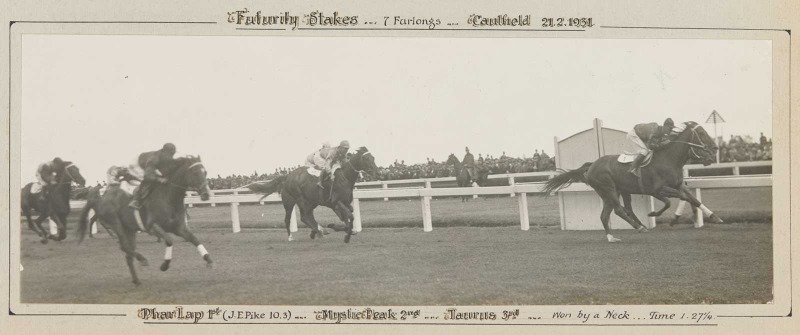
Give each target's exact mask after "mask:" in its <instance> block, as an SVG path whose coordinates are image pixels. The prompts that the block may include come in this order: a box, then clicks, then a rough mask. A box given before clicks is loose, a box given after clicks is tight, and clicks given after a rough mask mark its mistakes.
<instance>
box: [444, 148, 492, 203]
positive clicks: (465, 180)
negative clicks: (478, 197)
mask: <svg viewBox="0 0 800 335" xmlns="http://www.w3.org/2000/svg"><path fill="white" fill-rule="evenodd" d="M445 164H447V165H449V164H453V168H454V173H455V175H456V183H458V187H470V186H472V183H473V182H475V183H476V184H478V186H483V185H484V184H485V183H486V180H488V177H489V169H487V168H484V167H476V168H475V174H477V176H476V178H475V179H474V180H473V179H472V178H470V177H469V172H467V169H465V168H464V166H463V165H462V164H461V161H459V160H458V158H457V157H456V155H454V154H450V156H448V157H447V162H445ZM469 199H470V197H469V196H462V197H461V202H464V201H469Z"/></svg>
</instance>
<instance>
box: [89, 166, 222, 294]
mask: <svg viewBox="0 0 800 335" xmlns="http://www.w3.org/2000/svg"><path fill="white" fill-rule="evenodd" d="M174 164H175V166H174V168H172V169H169V170H170V171H173V172H171V173H169V174H167V176H166V177H167V182H166V183H163V184H160V185H158V186H156V187H154V188H153V190H152V191H151V192H150V195H149V196H148V197H147V198H146V199H145V200H144V202H142V209H141V217H142V219H143V220H144V227H145V230H150V231H152V232H153V233H154V234H155V235H156V236H161V237H163V238H164V241H165V244H166V250H165V252H164V263H162V264H161V271H167V270H168V269H169V264H170V262H171V261H172V244H173V239H172V237H170V236H169V234H166V233H172V234H175V235H178V236H180V237H183V238H184V239H185V240H187V241H189V242H191V243H192V244H194V245H195V246H196V247H197V251H198V252H199V253H200V255H201V256H203V259H204V260H205V261H206V264H207V265H208V266H209V267H211V264H212V261H211V257H210V256H209V254H208V251H206V249H205V247H204V246H203V245H202V244H200V241H199V240H198V239H197V237H195V236H194V234H192V232H190V231H189V229H188V227H187V226H186V216H185V213H186V212H185V210H186V207H185V206H184V197H185V195H186V191H188V190H196V191H197V192H198V193H200V199H201V200H203V201H206V200H208V198H209V195H210V190H209V188H208V181H207V180H206V175H207V172H206V169H205V167H203V163H202V162H201V160H200V158H199V157H180V158H176V159H175V162H174ZM130 201H131V195H130V194H129V193H127V192H125V191H124V190H122V189H121V188H120V187H119V186H114V187H111V188H109V189H108V190H107V191H106V193H105V194H104V195H103V197H102V198H101V199H100V200H99V201H98V203H97V204H96V206H95V207H94V209H95V212H96V213H97V216H98V219H99V220H100V221H102V222H103V223H105V224H106V225H108V226H110V227H111V229H112V230H113V231H114V232H115V233H116V234H117V237H118V238H119V244H120V248H121V249H122V251H123V252H125V261H126V263H127V264H128V269H129V270H130V273H131V277H133V283H134V284H135V285H139V284H141V282H140V281H139V277H138V276H137V275H136V269H135V268H134V265H133V259H134V258H136V259H137V260H138V261H139V262H140V263H141V264H142V265H147V263H148V262H147V259H146V258H145V257H144V256H142V255H141V254H139V253H138V252H136V232H137V231H139V230H141V229H140V227H139V224H138V223H137V222H136V217H135V215H134V211H133V209H132V208H130V207H129V206H128V204H129V203H130ZM90 209H91V208H90V207H89V206H87V207H85V208H84V210H83V212H82V213H81V216H80V218H79V220H78V223H79V226H78V235H79V236H80V240H81V241H82V240H83V237H84V235H85V234H86V230H87V226H88V224H87V223H88V216H89V210H90Z"/></svg>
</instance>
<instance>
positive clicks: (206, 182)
mask: <svg viewBox="0 0 800 335" xmlns="http://www.w3.org/2000/svg"><path fill="white" fill-rule="evenodd" d="M198 166H199V167H203V168H205V167H204V166H203V162H195V163H193V164H192V165H189V167H187V168H186V171H191V170H192V169H193V168H195V167H198ZM167 184H170V185H172V186H175V187H177V188H180V189H182V190H192V191H197V192H200V190H202V189H203V188H205V187H207V186H208V179H206V180H203V183H202V184H200V186H198V187H196V188H195V187H187V186H183V185H178V184H175V183H173V182H170V181H167Z"/></svg>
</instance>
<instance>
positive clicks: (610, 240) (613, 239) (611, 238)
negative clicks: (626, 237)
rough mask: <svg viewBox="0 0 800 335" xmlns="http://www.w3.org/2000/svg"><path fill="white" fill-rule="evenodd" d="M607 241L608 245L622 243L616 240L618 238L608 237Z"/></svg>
mask: <svg viewBox="0 0 800 335" xmlns="http://www.w3.org/2000/svg"><path fill="white" fill-rule="evenodd" d="M607 239H608V242H610V243H616V242H622V240H620V239H618V238H616V237H614V236H608V237H607Z"/></svg>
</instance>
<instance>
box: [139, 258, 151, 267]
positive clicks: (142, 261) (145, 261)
mask: <svg viewBox="0 0 800 335" xmlns="http://www.w3.org/2000/svg"><path fill="white" fill-rule="evenodd" d="M139 264H141V265H142V266H150V263H149V262H148V261H147V260H146V259H143V260H141V261H139Z"/></svg>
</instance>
